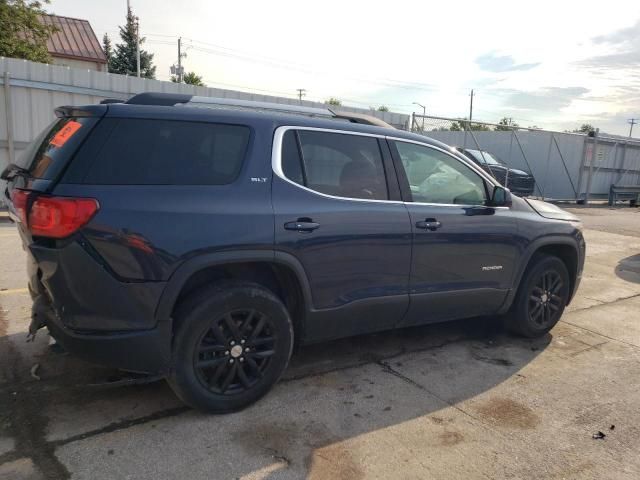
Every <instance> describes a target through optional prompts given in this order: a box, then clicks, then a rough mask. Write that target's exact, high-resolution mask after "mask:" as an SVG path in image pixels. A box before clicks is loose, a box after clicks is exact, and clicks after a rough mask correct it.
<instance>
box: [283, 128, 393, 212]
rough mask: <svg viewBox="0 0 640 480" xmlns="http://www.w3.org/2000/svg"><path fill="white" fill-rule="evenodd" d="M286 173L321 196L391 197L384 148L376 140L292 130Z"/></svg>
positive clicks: (287, 136) (287, 144) (286, 149)
mask: <svg viewBox="0 0 640 480" xmlns="http://www.w3.org/2000/svg"><path fill="white" fill-rule="evenodd" d="M296 136H297V138H296ZM282 170H283V173H284V174H285V176H286V177H287V178H288V179H289V180H292V181H293V182H295V183H298V184H300V185H304V186H306V187H308V188H310V189H312V190H315V191H317V192H320V193H325V194H328V195H333V196H338V197H347V198H362V199H368V200H369V199H370V200H387V199H388V198H389V194H388V191H387V183H386V178H385V172H384V166H383V164H382V155H381V153H380V146H379V145H378V140H377V139H375V138H373V137H364V136H360V135H350V134H341V133H327V132H316V131H308V130H299V131H296V132H294V131H292V130H289V131H287V132H286V133H285V135H284V137H283V145H282Z"/></svg>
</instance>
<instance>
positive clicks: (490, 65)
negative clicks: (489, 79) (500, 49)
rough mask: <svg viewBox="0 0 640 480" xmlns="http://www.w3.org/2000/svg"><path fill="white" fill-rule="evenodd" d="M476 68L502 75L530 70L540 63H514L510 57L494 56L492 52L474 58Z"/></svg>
mask: <svg viewBox="0 0 640 480" xmlns="http://www.w3.org/2000/svg"><path fill="white" fill-rule="evenodd" d="M476 63H477V64H478V66H479V67H480V68H481V69H482V70H485V71H487V72H494V73H502V72H516V71H524V70H531V69H532V68H535V67H537V66H538V65H540V63H516V61H515V60H514V59H513V57H512V56H511V55H500V56H498V55H495V54H494V53H493V52H490V53H486V54H484V55H480V56H479V57H478V58H476Z"/></svg>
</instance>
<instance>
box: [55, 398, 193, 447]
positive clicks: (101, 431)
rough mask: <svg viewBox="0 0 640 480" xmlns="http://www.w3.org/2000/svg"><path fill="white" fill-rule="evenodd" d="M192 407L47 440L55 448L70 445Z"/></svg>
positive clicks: (156, 413) (165, 411)
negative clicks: (59, 438)
mask: <svg viewBox="0 0 640 480" xmlns="http://www.w3.org/2000/svg"><path fill="white" fill-rule="evenodd" d="M191 410H192V409H191V408H190V407H187V406H186V405H185V406H182V407H174V408H168V409H166V410H160V411H159V412H155V413H152V414H150V415H145V416H144V417H138V418H133V419H131V420H123V421H121V422H114V423H110V424H109V425H106V426H104V427H101V428H96V429H95V430H90V431H88V432H84V433H79V434H78V435H73V436H71V437H68V438H64V439H61V440H53V441H51V442H47V443H49V444H50V445H52V446H53V448H57V447H61V446H63V445H68V444H69V443H73V442H78V441H80V440H86V439H87V438H91V437H95V436H97V435H102V434H104V433H112V432H117V431H118V430H126V429H127V428H130V427H135V426H137V425H144V424H145V423H149V422H153V421H155V420H162V419H164V418H171V417H177V416H178V415H181V414H183V413H186V412H188V411H191Z"/></svg>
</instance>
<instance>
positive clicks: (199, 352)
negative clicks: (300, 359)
mask: <svg viewBox="0 0 640 480" xmlns="http://www.w3.org/2000/svg"><path fill="white" fill-rule="evenodd" d="M174 322H176V324H177V327H176V333H175V335H174V340H173V354H172V366H171V371H170V374H169V375H168V377H167V381H168V382H169V385H170V386H171V388H172V389H173V391H174V392H175V393H176V395H178V397H180V398H181V399H182V400H183V401H184V402H185V403H186V404H188V405H190V406H192V407H194V408H197V409H199V410H203V411H206V412H211V413H226V412H233V411H237V410H241V409H242V408H245V407H247V406H248V405H251V404H252V403H254V402H255V401H257V400H258V399H260V398H261V397H262V396H263V395H265V394H266V393H267V392H268V391H269V390H270V389H271V387H273V385H274V384H275V383H276V382H277V381H278V379H279V378H280V376H281V375H282V373H283V372H284V371H285V369H286V368H287V365H288V363H289V358H290V357H291V352H292V350H293V323H292V321H291V318H290V316H289V312H288V310H287V308H286V307H285V306H284V304H283V303H282V301H281V300H280V299H279V298H278V297H277V296H276V295H275V294H274V293H273V292H272V291H270V290H269V289H267V288H265V287H263V286H262V285H258V284H255V283H244V282H243V283H239V282H233V281H225V282H222V283H218V284H215V285H210V286H206V287H203V288H201V289H200V290H199V291H197V292H196V293H194V294H192V295H190V296H189V297H188V298H187V299H186V300H184V301H183V302H181V305H180V306H179V307H178V308H177V310H176V313H175V316H174Z"/></svg>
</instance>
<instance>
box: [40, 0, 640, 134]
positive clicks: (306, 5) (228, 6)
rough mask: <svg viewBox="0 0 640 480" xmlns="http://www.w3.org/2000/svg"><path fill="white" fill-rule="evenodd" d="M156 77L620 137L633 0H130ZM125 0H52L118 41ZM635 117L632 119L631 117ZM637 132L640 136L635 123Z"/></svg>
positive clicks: (637, 50)
mask: <svg viewBox="0 0 640 480" xmlns="http://www.w3.org/2000/svg"><path fill="white" fill-rule="evenodd" d="M130 1H131V7H132V9H133V11H134V14H136V15H137V16H138V17H139V18H140V30H141V34H142V35H143V36H145V37H146V41H145V43H144V44H143V49H146V50H148V51H150V52H151V53H153V54H154V55H155V56H154V63H155V64H156V65H157V72H156V76H157V78H158V79H161V80H168V79H169V77H170V71H169V68H170V66H171V65H172V64H174V63H176V62H177V40H178V37H182V38H183V44H184V48H185V50H186V54H187V56H186V58H184V59H183V64H184V66H185V69H186V71H194V72H196V73H197V74H198V75H201V76H202V77H203V79H204V82H205V83H206V84H207V85H208V86H211V87H218V88H229V89H236V90H242V91H250V92H255V93H262V94H270V95H278V96H287V97H296V95H297V91H296V89H298V88H304V89H305V90H306V97H305V99H307V100H314V101H325V100H327V99H329V98H330V97H335V98H338V99H340V100H341V101H342V102H343V104H344V105H350V106H354V107H362V108H369V107H376V108H377V107H378V106H380V105H386V106H388V107H389V109H390V110H391V111H395V112H401V113H411V112H412V111H416V112H418V113H420V112H421V111H422V107H419V106H417V105H415V104H414V103H413V102H417V103H420V104H422V105H424V106H425V107H426V112H427V114H428V115H434V116H443V117H468V115H469V100H470V96H469V93H470V90H471V89H474V109H473V118H474V119H475V120H484V121H488V122H497V121H498V120H499V119H501V118H502V117H511V118H513V120H514V121H515V122H517V123H518V124H520V125H521V126H533V125H535V126H538V127H542V128H549V129H559V130H565V129H573V128H577V127H579V126H580V125H581V124H583V123H590V124H592V125H594V126H596V127H599V128H600V129H601V131H604V132H608V133H613V134H619V135H628V134H629V126H630V125H629V123H628V120H629V119H631V118H639V119H640V2H637V1H630V0H624V1H623V0H609V1H607V2H606V4H603V3H602V2H601V1H598V2H596V1H593V0H582V1H573V0H571V1H566V0H565V1H560V0H555V1H546V0H538V1H537V2H527V3H524V2H505V1H495V0H483V1H477V0H476V1H473V2H468V1H465V0H456V1H442V0H440V1H437V2H428V1H424V0H423V1H420V2H417V1H416V2H412V1H406V0H396V1H395V2H388V1H387V2H377V1H373V0H369V1H357V0H351V1H347V0H342V1H334V0H323V1H321V2H304V1H300V0H298V1H295V2H294V1H279V0H272V1H269V2H266V1H251V0H245V1H206V0H182V1H181V2H178V1H175V0H174V1H172V0H130ZM126 3H127V2H126V0H100V1H96V0H83V1H80V0H52V1H51V3H50V4H49V5H47V6H46V9H47V10H48V11H49V12H51V13H55V14H58V15H65V16H70V17H77V18H84V19H87V20H89V21H90V23H91V25H92V26H93V28H94V31H95V32H96V34H97V35H98V37H99V38H100V39H102V36H103V35H104V34H105V33H108V34H109V35H110V37H111V38H112V40H113V41H114V42H115V43H118V41H119V35H118V26H119V25H122V24H123V23H124V17H125V13H126ZM638 121H640V120H638ZM633 133H634V135H633V136H634V137H638V138H640V125H636V127H635V130H634V132H633Z"/></svg>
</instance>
